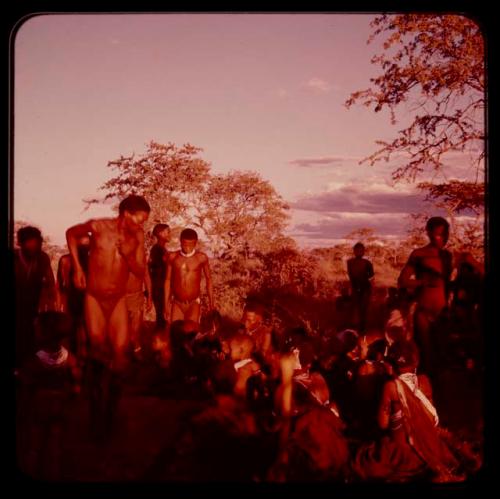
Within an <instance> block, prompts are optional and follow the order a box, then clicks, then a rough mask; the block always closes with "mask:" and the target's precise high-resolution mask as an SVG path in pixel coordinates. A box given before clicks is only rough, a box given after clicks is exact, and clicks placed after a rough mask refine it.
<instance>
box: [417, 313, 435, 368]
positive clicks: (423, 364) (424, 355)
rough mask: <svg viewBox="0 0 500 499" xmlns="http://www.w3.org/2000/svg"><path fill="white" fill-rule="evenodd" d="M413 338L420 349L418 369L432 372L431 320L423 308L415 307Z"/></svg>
mask: <svg viewBox="0 0 500 499" xmlns="http://www.w3.org/2000/svg"><path fill="white" fill-rule="evenodd" d="M414 321H415V322H414V339H415V343H416V344H417V346H418V347H419V350H420V371H421V372H422V373H425V374H428V375H431V373H432V368H433V366H432V342H431V329H432V322H431V320H430V318H429V315H428V313H427V312H426V311H425V310H421V309H419V308H417V309H416V310H415V315H414Z"/></svg>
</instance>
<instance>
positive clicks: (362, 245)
mask: <svg viewBox="0 0 500 499" xmlns="http://www.w3.org/2000/svg"><path fill="white" fill-rule="evenodd" d="M356 248H361V249H365V245H364V244H363V243H356V244H355V245H354V246H353V247H352V249H356Z"/></svg>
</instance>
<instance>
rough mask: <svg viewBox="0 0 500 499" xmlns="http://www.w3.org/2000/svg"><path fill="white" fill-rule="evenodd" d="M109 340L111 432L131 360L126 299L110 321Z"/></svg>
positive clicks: (118, 305)
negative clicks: (129, 358)
mask: <svg viewBox="0 0 500 499" xmlns="http://www.w3.org/2000/svg"><path fill="white" fill-rule="evenodd" d="M108 327H109V329H108V331H109V339H110V342H111V345H112V350H113V353H112V362H111V368H110V372H109V375H110V382H109V390H108V393H107V399H106V426H107V430H108V431H111V428H112V426H113V423H114V421H115V416H116V413H117V411H118V404H119V401H120V396H121V392H122V388H123V383H124V377H125V375H126V374H127V370H128V367H129V360H128V356H127V347H128V345H129V341H130V338H129V321H128V313H127V306H126V301H125V297H123V298H121V299H120V300H119V301H118V303H117V304H116V306H115V308H114V310H113V312H112V313H111V317H110V319H109V326H108Z"/></svg>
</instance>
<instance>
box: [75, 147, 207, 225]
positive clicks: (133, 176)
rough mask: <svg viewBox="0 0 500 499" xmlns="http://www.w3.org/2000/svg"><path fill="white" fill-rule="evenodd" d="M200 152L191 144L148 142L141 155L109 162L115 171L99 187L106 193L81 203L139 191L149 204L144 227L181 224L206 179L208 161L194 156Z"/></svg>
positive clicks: (110, 198) (100, 200)
mask: <svg viewBox="0 0 500 499" xmlns="http://www.w3.org/2000/svg"><path fill="white" fill-rule="evenodd" d="M200 152H201V149H200V148H199V147H195V146H193V145H191V144H184V145H183V146H181V147H178V146H176V145H175V144H173V143H171V142H169V143H167V144H159V143H157V142H154V141H151V142H149V144H147V149H146V152H145V153H144V154H140V155H138V156H136V155H135V154H133V155H132V156H130V157H124V156H120V158H118V159H116V160H113V161H109V162H108V165H107V166H108V168H111V169H113V170H115V171H117V172H118V174H117V175H116V176H114V177H112V178H111V179H109V180H108V181H107V182H105V183H104V184H103V185H102V186H101V187H100V188H99V189H100V190H102V191H105V193H106V194H105V196H104V197H103V198H101V199H97V198H94V199H89V200H85V202H86V203H87V204H88V205H90V204H93V203H101V202H105V201H107V200H120V199H122V198H124V197H125V196H127V195H129V194H140V195H143V196H145V197H146V198H147V200H148V201H149V203H150V205H151V214H150V217H149V221H148V225H147V227H150V226H152V225H154V224H155V223H158V222H163V223H169V224H177V225H185V224H187V223H189V216H188V211H189V208H190V207H191V206H192V205H193V203H194V202H195V201H196V198H197V195H198V192H199V191H200V190H201V189H203V186H204V185H205V183H206V182H207V181H208V178H209V171H210V164H209V163H208V162H206V161H205V160H203V159H201V158H199V157H198V153H200Z"/></svg>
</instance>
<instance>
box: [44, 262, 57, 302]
mask: <svg viewBox="0 0 500 499" xmlns="http://www.w3.org/2000/svg"><path fill="white" fill-rule="evenodd" d="M42 258H43V281H42V282H43V289H44V292H45V293H46V294H45V296H46V300H47V302H46V303H45V304H43V306H44V307H47V310H50V309H54V308H56V305H57V289H56V281H55V279H54V272H52V266H51V265H50V257H49V255H47V253H42Z"/></svg>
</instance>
